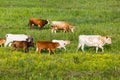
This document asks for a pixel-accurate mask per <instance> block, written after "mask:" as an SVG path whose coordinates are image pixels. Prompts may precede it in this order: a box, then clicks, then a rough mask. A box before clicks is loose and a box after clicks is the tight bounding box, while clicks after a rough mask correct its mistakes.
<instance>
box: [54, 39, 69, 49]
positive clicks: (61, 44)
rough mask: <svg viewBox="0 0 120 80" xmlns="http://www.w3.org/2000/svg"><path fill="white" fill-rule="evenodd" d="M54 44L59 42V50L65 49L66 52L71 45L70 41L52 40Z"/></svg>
mask: <svg viewBox="0 0 120 80" xmlns="http://www.w3.org/2000/svg"><path fill="white" fill-rule="evenodd" d="M52 42H58V43H59V44H60V46H59V47H57V48H64V49H65V51H66V47H65V46H66V45H68V44H70V41H69V40H52Z"/></svg>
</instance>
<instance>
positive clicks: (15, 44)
mask: <svg viewBox="0 0 120 80" xmlns="http://www.w3.org/2000/svg"><path fill="white" fill-rule="evenodd" d="M29 47H34V43H33V42H27V41H13V43H12V47H11V50H12V51H13V50H15V49H17V50H18V49H20V48H21V49H23V51H24V52H28V51H29V49H28V48H29Z"/></svg>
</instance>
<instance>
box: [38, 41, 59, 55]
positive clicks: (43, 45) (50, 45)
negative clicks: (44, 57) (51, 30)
mask: <svg viewBox="0 0 120 80" xmlns="http://www.w3.org/2000/svg"><path fill="white" fill-rule="evenodd" d="M59 46H60V44H59V43H58V42H51V41H37V42H36V52H37V53H39V52H41V49H47V50H49V55H50V52H53V53H54V54H55V51H54V50H55V49H56V48H57V47H59Z"/></svg>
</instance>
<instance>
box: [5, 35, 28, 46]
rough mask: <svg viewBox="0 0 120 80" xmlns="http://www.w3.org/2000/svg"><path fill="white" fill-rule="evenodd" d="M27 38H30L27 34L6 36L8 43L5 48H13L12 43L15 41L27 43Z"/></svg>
mask: <svg viewBox="0 0 120 80" xmlns="http://www.w3.org/2000/svg"><path fill="white" fill-rule="evenodd" d="M27 38H28V36H27V35H25V34H6V42H5V44H4V46H5V47H6V46H7V45H8V44H9V46H11V44H10V43H12V42H13V41H26V39H27Z"/></svg>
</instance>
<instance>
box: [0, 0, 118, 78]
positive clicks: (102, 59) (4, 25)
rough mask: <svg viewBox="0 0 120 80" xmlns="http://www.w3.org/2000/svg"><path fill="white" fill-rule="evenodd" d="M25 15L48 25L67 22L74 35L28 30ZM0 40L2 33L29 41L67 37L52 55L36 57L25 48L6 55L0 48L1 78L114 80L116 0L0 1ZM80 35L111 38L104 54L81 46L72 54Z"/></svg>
mask: <svg viewBox="0 0 120 80" xmlns="http://www.w3.org/2000/svg"><path fill="white" fill-rule="evenodd" d="M31 17H36V18H42V19H48V20H50V21H53V20H58V21H68V22H70V23H71V25H74V26H76V27H75V28H76V30H75V33H74V34H73V33H71V32H67V33H64V32H62V31H58V32H57V33H56V34H53V33H51V26H50V25H46V26H45V27H44V28H43V29H41V30H39V29H38V28H37V27H35V28H34V29H31V30H30V29H29V27H28V20H29V18H31ZM0 32H1V33H0V38H5V35H6V34H7V33H13V34H17V33H18V34H27V35H30V36H32V37H34V40H35V41H37V40H52V39H69V40H70V41H71V44H70V45H68V46H67V51H66V52H65V51H64V50H63V49H62V50H60V49H57V50H56V55H53V54H52V55H51V56H48V52H42V54H41V55H39V56H38V54H36V53H35V48H30V52H29V53H26V54H25V53H23V52H22V51H21V50H19V51H14V52H10V47H6V48H5V47H1V48H0V79H1V80H16V79H18V80H63V79H64V80H119V79H120V77H119V76H120V54H119V53H120V52H119V51H120V46H119V45H120V1H119V0H89V1H88V0H0ZM80 34H89V35H90V34H92V35H93V34H98V35H103V36H106V35H109V36H112V45H111V47H110V46H109V45H105V46H104V49H105V53H104V54H101V53H100V51H101V50H99V53H98V54H95V49H94V48H93V49H92V48H88V47H86V48H85V51H86V54H82V52H81V50H79V52H77V53H76V52H75V50H76V48H77V46H78V36H79V35H80Z"/></svg>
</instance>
